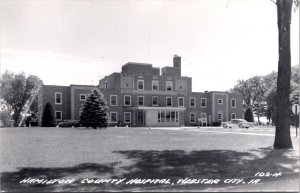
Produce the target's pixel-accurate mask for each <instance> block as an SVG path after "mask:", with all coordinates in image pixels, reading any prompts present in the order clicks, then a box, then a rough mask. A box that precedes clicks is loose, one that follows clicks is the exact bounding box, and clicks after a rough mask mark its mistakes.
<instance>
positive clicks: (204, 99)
mask: <svg viewBox="0 0 300 193" xmlns="http://www.w3.org/2000/svg"><path fill="white" fill-rule="evenodd" d="M201 107H203V108H205V107H206V98H201Z"/></svg>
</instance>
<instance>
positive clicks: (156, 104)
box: [152, 96, 158, 106]
mask: <svg viewBox="0 0 300 193" xmlns="http://www.w3.org/2000/svg"><path fill="white" fill-rule="evenodd" d="M152 106H158V96H153V97H152Z"/></svg>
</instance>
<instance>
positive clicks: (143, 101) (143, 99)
mask: <svg viewBox="0 0 300 193" xmlns="http://www.w3.org/2000/svg"><path fill="white" fill-rule="evenodd" d="M140 97H142V98H143V105H140V104H139V98H140ZM137 106H145V97H144V96H137Z"/></svg>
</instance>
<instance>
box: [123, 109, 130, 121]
mask: <svg viewBox="0 0 300 193" xmlns="http://www.w3.org/2000/svg"><path fill="white" fill-rule="evenodd" d="M124 123H131V112H124Z"/></svg>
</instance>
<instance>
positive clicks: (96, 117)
mask: <svg viewBox="0 0 300 193" xmlns="http://www.w3.org/2000/svg"><path fill="white" fill-rule="evenodd" d="M106 104H107V102H106V100H105V99H104V96H103V94H102V93H101V92H100V91H99V90H97V89H94V90H93V91H92V93H91V94H90V95H89V96H88V97H87V99H86V101H85V102H84V103H83V105H82V107H81V109H82V113H81V115H80V117H79V119H80V124H82V126H84V127H92V128H94V129H96V128H97V127H100V128H105V127H107V121H108V115H107V105H106Z"/></svg>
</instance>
